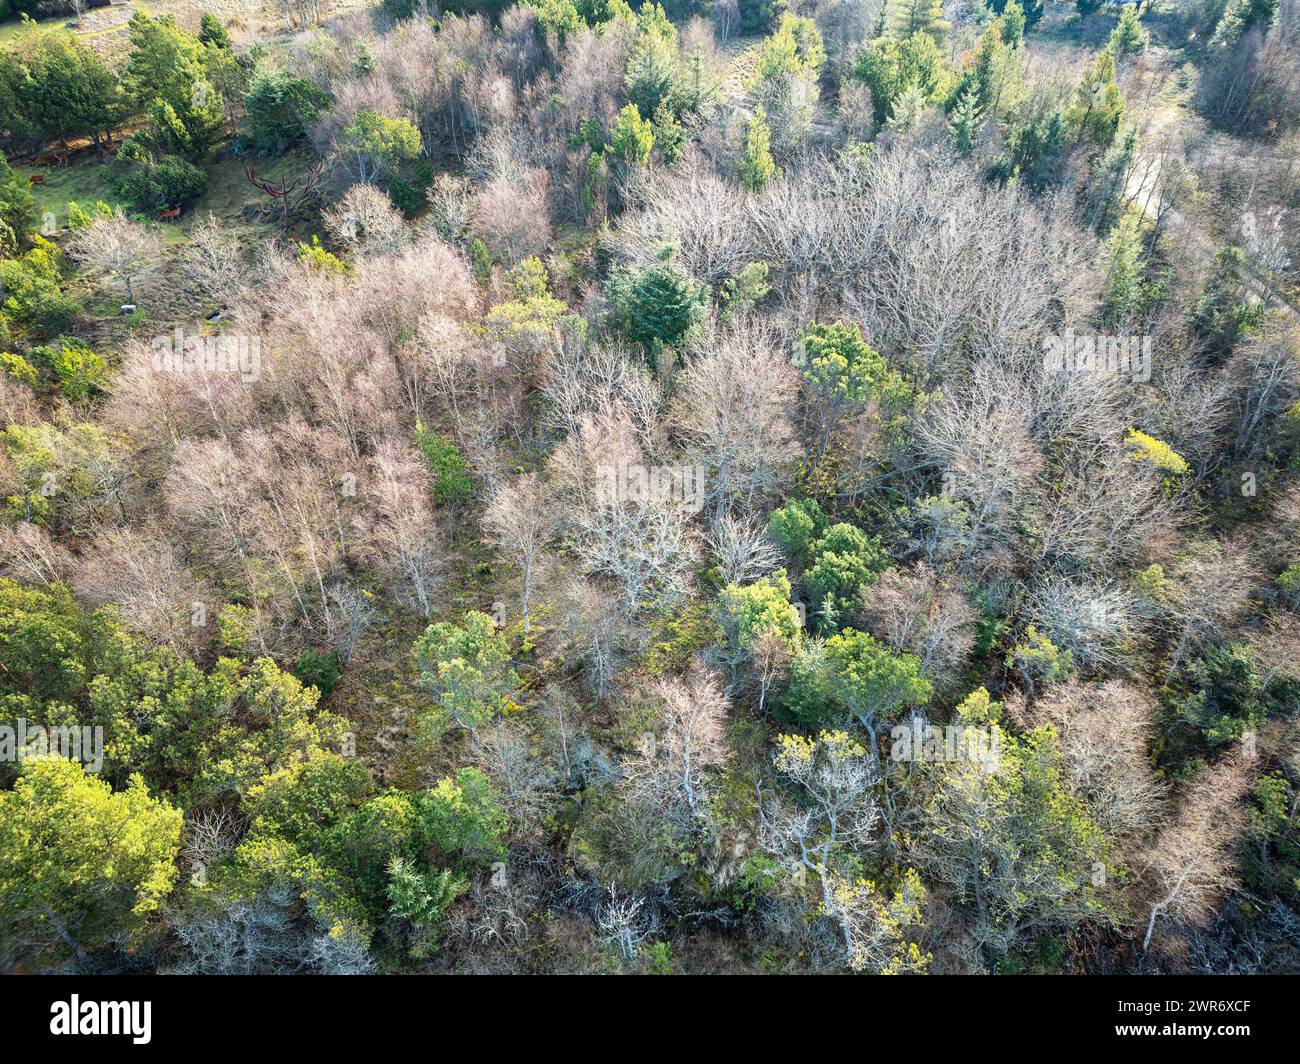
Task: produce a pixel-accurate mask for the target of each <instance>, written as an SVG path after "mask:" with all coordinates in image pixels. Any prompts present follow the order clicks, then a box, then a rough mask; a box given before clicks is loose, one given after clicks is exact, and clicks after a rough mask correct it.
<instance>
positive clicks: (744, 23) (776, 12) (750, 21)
mask: <svg viewBox="0 0 1300 1064" xmlns="http://www.w3.org/2000/svg"><path fill="white" fill-rule="evenodd" d="M739 7H740V32H741V33H767V32H768V31H769V30H771V29H772V27H773V26H775V25H776V24H777V22H778V21H779V20H780V18H781V17H782V16H783V15H784V14H785V10H786V0H739Z"/></svg>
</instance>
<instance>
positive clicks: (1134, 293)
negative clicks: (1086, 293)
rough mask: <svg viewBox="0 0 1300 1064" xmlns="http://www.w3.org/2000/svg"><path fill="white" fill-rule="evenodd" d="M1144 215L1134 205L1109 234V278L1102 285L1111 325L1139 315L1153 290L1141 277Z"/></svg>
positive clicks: (1106, 319) (1102, 295) (1107, 320)
mask: <svg viewBox="0 0 1300 1064" xmlns="http://www.w3.org/2000/svg"><path fill="white" fill-rule="evenodd" d="M1143 236H1144V234H1143V231H1142V215H1141V212H1140V211H1138V210H1137V209H1135V208H1130V209H1129V210H1128V211H1126V212H1125V213H1124V216H1123V217H1122V218H1121V219H1120V220H1119V222H1118V224H1117V225H1116V226H1115V228H1114V229H1112V230H1111V231H1110V235H1109V236H1107V238H1106V243H1105V248H1104V250H1105V255H1106V259H1107V270H1106V280H1105V282H1104V283H1103V285H1102V289H1101V298H1102V304H1103V308H1102V315H1103V317H1104V319H1105V321H1106V323H1107V324H1109V325H1122V324H1124V323H1126V322H1129V321H1132V320H1133V319H1134V318H1136V317H1138V316H1140V315H1141V314H1142V312H1143V311H1144V310H1145V309H1146V308H1147V306H1148V305H1149V304H1150V302H1151V298H1152V292H1151V291H1150V288H1149V286H1148V285H1146V284H1145V283H1144V281H1143V278H1142V264H1143V251H1142V249H1143V246H1144V240H1143Z"/></svg>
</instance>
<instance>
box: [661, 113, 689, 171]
mask: <svg viewBox="0 0 1300 1064" xmlns="http://www.w3.org/2000/svg"><path fill="white" fill-rule="evenodd" d="M654 142H655V145H656V146H657V147H658V148H659V154H660V155H662V156H663V160H664V162H665V163H667V164H668V165H669V166H672V164H673V163H675V162H676V161H677V160H678V159H680V158H681V157H682V149H683V148H684V147H685V145H686V131H685V130H683V129H682V124H681V123H680V122H678V121H677V117H676V116H675V115H674V114H673V109H672V108H671V107H669V106H668V101H667V100H660V101H659V106H658V107H657V108H656V109H655V113H654Z"/></svg>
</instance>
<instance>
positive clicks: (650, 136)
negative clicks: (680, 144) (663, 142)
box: [609, 103, 655, 166]
mask: <svg viewBox="0 0 1300 1064" xmlns="http://www.w3.org/2000/svg"><path fill="white" fill-rule="evenodd" d="M654 146H655V134H654V126H653V125H652V124H651V122H650V121H649V120H647V119H644V118H642V117H641V112H640V111H639V110H638V109H637V105H636V104H634V103H630V104H628V105H627V106H626V107H624V108H623V110H621V111H619V113H618V121H616V122H615V123H614V128H613V129H611V130H610V132H609V150H610V152H611V153H612V154H613V155H615V156H617V157H618V158H620V159H622V160H623V161H624V162H626V163H628V164H629V165H633V166H644V165H645V164H646V163H647V162H649V160H650V152H651V151H652V150H653V148H654Z"/></svg>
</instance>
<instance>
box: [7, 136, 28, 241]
mask: <svg viewBox="0 0 1300 1064" xmlns="http://www.w3.org/2000/svg"><path fill="white" fill-rule="evenodd" d="M35 215H36V200H34V199H33V198H32V193H31V189H30V188H29V187H28V185H27V182H26V181H24V180H23V179H22V178H20V177H19V176H18V175H17V174H16V173H14V171H13V167H11V166H10V165H9V162H8V160H7V159H5V158H4V156H3V155H0V222H3V223H4V224H5V225H6V226H8V227H9V230H10V232H12V233H13V234H14V236H15V237H17V238H18V239H19V240H21V239H23V238H24V237H26V236H27V233H28V231H29V230H30V229H31V227H32V218H33V217H35Z"/></svg>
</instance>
